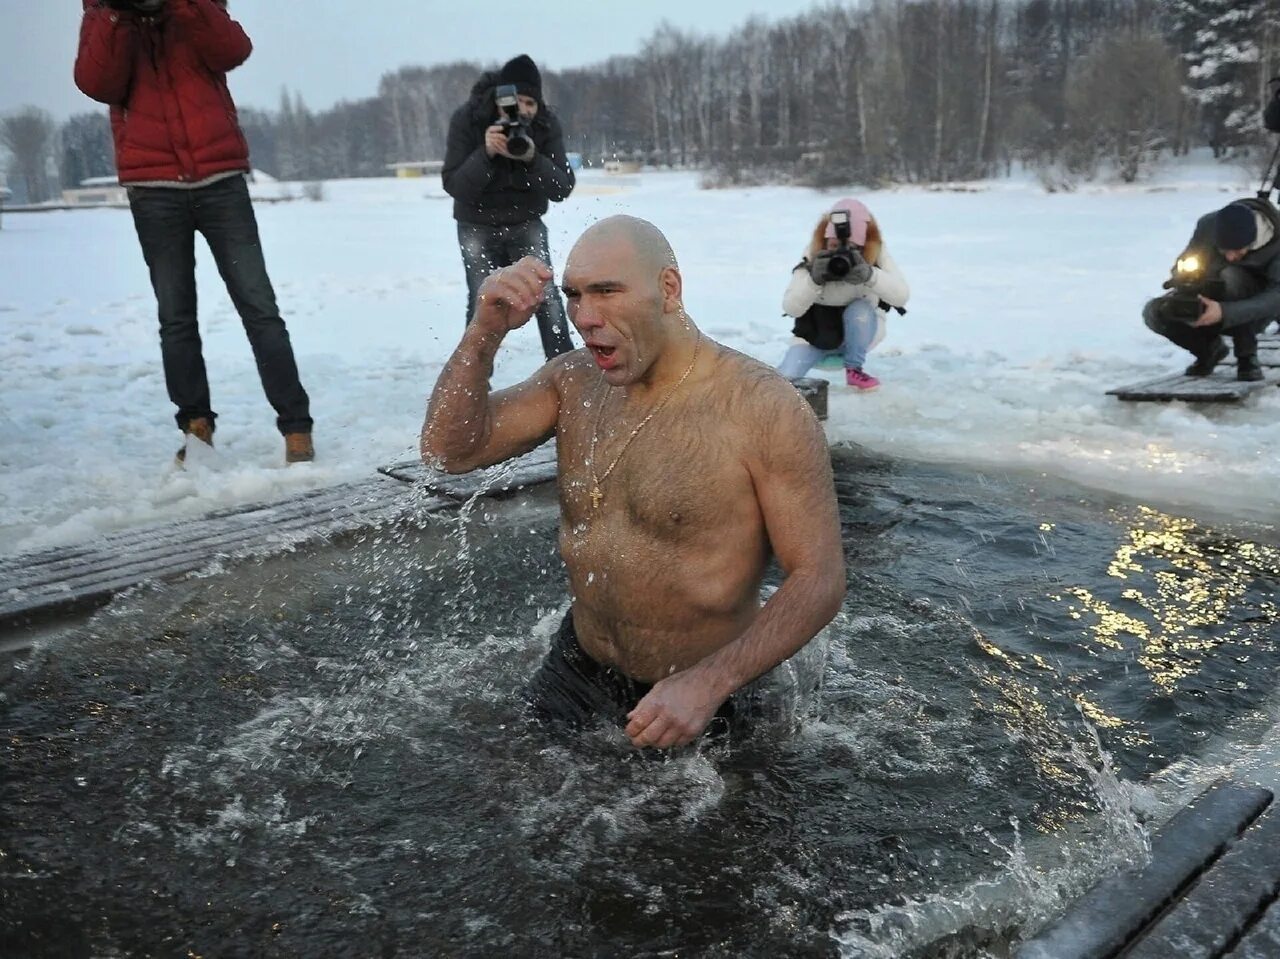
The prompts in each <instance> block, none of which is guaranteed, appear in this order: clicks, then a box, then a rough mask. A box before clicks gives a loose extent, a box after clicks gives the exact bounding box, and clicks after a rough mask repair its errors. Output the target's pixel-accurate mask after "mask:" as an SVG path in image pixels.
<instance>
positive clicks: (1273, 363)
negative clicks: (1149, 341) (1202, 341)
mask: <svg viewBox="0 0 1280 959" xmlns="http://www.w3.org/2000/svg"><path fill="white" fill-rule="evenodd" d="M1258 363H1259V364H1260V365H1261V366H1262V374H1263V379H1262V380H1258V381H1256V382H1253V383H1242V382H1240V381H1239V380H1237V379H1236V368H1235V362H1234V360H1232V359H1231V358H1230V357H1228V358H1227V359H1226V360H1225V361H1224V362H1223V363H1221V364H1220V365H1219V366H1218V368H1217V369H1216V370H1214V372H1213V375H1211V376H1187V375H1185V374H1183V373H1169V374H1166V375H1165V376H1158V377H1156V378H1155V379H1150V380H1143V381H1142V382H1140V383H1131V384H1129V385H1128V386H1118V387H1116V388H1115V389H1114V390H1107V395H1108V396H1114V397H1117V398H1118V399H1122V400H1131V401H1154V402H1169V401H1171V400H1182V401H1183V402H1187V403H1237V402H1239V401H1240V400H1242V399H1244V398H1245V397H1246V396H1249V395H1251V394H1253V393H1256V392H1258V391H1259V390H1265V389H1268V388H1272V387H1276V386H1280V334H1276V333H1270V334H1263V335H1262V336H1259V337H1258Z"/></svg>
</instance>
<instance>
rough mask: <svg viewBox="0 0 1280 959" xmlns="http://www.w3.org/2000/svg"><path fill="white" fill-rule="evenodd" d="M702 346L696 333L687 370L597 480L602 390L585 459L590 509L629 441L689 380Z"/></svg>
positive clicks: (597, 501)
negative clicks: (597, 445) (601, 485)
mask: <svg viewBox="0 0 1280 959" xmlns="http://www.w3.org/2000/svg"><path fill="white" fill-rule="evenodd" d="M701 345H702V331H701V330H699V331H698V338H697V339H696V340H694V341H693V359H692V360H690V361H689V368H688V369H687V370H685V371H684V373H683V374H681V376H680V379H678V380H676V385H675V386H673V387H671V389H669V390H668V391H667V395H666V396H664V397H663V398H662V400H661V402H659V403H658V405H657V406H655V407H654V408H653V409H651V410H650V411H649V415H648V416H646V417H645V418H644V419H642V420H641V421H640V423H639V425H637V426H636V428H635V429H633V430H632V431H631V435H630V436H628V437H627V439H626V442H624V443H623V444H622V449H620V450H618V455H617V456H615V457H614V458H613V462H612V463H610V464H609V468H608V469H607V470H605V471H604V473H602V474H601V475H600V476H599V477H598V478H597V476H596V440H597V439H598V438H599V436H600V420H601V418H602V417H603V416H604V403H605V397H606V393H605V392H604V390H602V391H601V394H600V408H599V409H598V410H596V422H595V426H593V427H592V428H591V452H590V454H589V456H588V459H587V469H588V471H589V472H590V473H591V508H592V509H599V508H600V501H601V500H602V499H604V493H602V492H601V491H600V484H601V483H603V482H604V481H605V480H607V479H608V478H609V474H610V473H612V472H613V468H614V467H615V466H617V465H618V461H619V460H621V459H622V454H623V453H625V452H626V451H627V447H629V446H630V445H631V441H632V440H633V439H635V438H636V435H637V434H638V433H639V432H640V431H641V430H642V429H644V428H645V425H646V424H647V423H648V422H649V421H650V420H651V419H653V418H654V417H655V416H657V415H658V413H659V412H660V411H661V410H662V408H663V407H664V406H666V405H667V401H668V400H670V399H671V397H673V396H675V395H676V390H678V389H680V387H681V386H683V385H684V381H685V380H687V379H688V378H689V374H690V373H692V372H693V368H694V366H695V365H696V364H697V362H698V347H700V346H701ZM608 388H609V386H608V383H607V382H606V384H605V390H607V389H608Z"/></svg>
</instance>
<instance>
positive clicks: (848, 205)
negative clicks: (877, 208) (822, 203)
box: [826, 197, 871, 246]
mask: <svg viewBox="0 0 1280 959" xmlns="http://www.w3.org/2000/svg"><path fill="white" fill-rule="evenodd" d="M831 209H832V210H833V211H834V210H844V211H846V212H847V213H848V214H849V242H850V243H852V244H853V245H854V246H862V245H863V244H865V243H866V242H867V224H868V223H870V222H871V211H870V210H868V209H867V208H866V207H865V206H863V205H862V204H861V203H859V202H858V201H857V200H855V199H853V197H845V198H844V199H843V200H837V201H836V203H835V206H833V207H832V208H831ZM826 237H827V239H828V240H834V239H835V238H836V226H835V224H834V223H831V222H830V221H828V222H827V232H826Z"/></svg>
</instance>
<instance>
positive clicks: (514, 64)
mask: <svg viewBox="0 0 1280 959" xmlns="http://www.w3.org/2000/svg"><path fill="white" fill-rule="evenodd" d="M498 82H499V83H514V84H515V87H516V93H519V94H521V95H522V96H526V97H533V98H534V99H535V100H541V99H542V74H540V73H539V72H538V65H537V64H536V63H534V62H533V60H531V59H530V58H529V57H528V55H526V54H523V53H522V54H520V56H518V57H513V58H512V59H510V60H508V61H507V62H506V63H504V64H503V65H502V71H501V72H500V73H499V74H498Z"/></svg>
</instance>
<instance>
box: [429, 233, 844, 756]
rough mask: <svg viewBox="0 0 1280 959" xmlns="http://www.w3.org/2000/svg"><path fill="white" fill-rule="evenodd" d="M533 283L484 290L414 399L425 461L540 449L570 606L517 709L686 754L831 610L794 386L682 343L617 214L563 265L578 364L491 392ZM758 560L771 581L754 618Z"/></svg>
mask: <svg viewBox="0 0 1280 959" xmlns="http://www.w3.org/2000/svg"><path fill="white" fill-rule="evenodd" d="M551 276H552V274H551V270H550V269H548V267H547V266H546V264H544V263H541V262H540V261H538V260H536V259H533V258H532V257H526V258H524V259H523V260H520V261H519V262H518V263H515V264H513V265H512V266H508V267H506V268H504V269H502V270H499V271H497V272H496V273H493V274H492V275H490V276H489V277H488V279H486V280H485V281H484V284H483V286H482V287H481V288H480V296H479V298H478V301H477V306H476V313H475V317H474V318H473V320H472V322H471V324H470V325H469V326H468V327H467V328H466V332H465V333H464V334H463V337H462V342H461V343H460V344H459V346H458V348H457V350H456V351H455V352H454V354H453V356H452V357H451V358H450V360H449V362H448V363H447V364H446V365H445V367H444V370H443V371H442V372H441V374H440V378H439V380H438V381H437V382H436V386H435V390H434V391H433V392H432V395H431V401H430V404H429V406H428V408H427V416H426V422H425V423H424V424H423V428H422V440H421V448H422V457H423V460H424V461H425V462H427V463H428V464H429V465H433V466H436V467H438V468H442V469H445V470H447V471H449V472H452V473H462V472H466V471H468V470H473V469H476V468H478V467H482V466H489V465H492V464H494V463H498V462H501V461H502V460H505V459H508V458H510V457H512V456H517V455H519V454H521V453H525V452H527V451H529V450H531V449H533V448H534V447H536V446H538V445H539V444H541V443H543V442H544V441H546V440H547V439H549V438H550V437H551V436H553V435H554V436H555V437H556V448H557V456H558V461H559V495H560V519H561V528H560V553H561V556H562V557H563V558H564V562H565V565H566V567H567V568H568V573H569V582H570V588H571V593H572V597H573V604H572V607H571V608H570V611H569V615H568V616H567V617H566V619H565V622H564V624H563V625H562V626H561V628H560V633H559V636H558V637H557V638H556V640H555V642H553V644H552V648H551V651H550V652H549V653H548V654H547V658H546V660H545V661H544V662H543V664H542V666H541V668H540V669H539V671H538V673H537V674H536V675H535V676H534V677H533V679H532V680H531V682H530V685H529V688H528V690H527V695H528V696H529V698H530V702H531V705H532V706H533V707H534V709H535V711H536V712H538V713H540V714H542V715H548V716H553V717H560V718H564V719H568V720H570V721H571V722H575V723H582V722H586V721H587V720H588V719H590V718H591V717H592V716H596V715H601V714H603V715H606V716H608V715H610V714H612V715H613V716H615V717H617V719H618V721H619V722H620V723H621V722H624V721H625V723H626V733H627V735H628V736H629V737H630V739H631V741H632V742H633V743H634V744H635V745H636V746H641V747H655V748H659V749H663V748H668V747H672V746H680V745H684V744H686V743H689V742H691V741H692V740H694V739H696V738H697V737H698V736H699V735H701V734H702V732H703V730H704V729H706V727H707V724H708V723H709V722H710V721H711V720H712V718H713V717H715V716H724V717H726V718H731V717H732V713H733V702H734V700H733V694H734V693H735V692H736V691H738V690H740V689H742V687H743V686H745V685H746V684H747V683H749V682H751V681H752V680H754V679H755V678H756V677H758V676H760V675H762V674H764V673H766V672H768V671H769V670H770V669H772V668H773V667H774V666H776V665H778V664H779V663H781V662H782V661H783V660H785V659H787V658H788V657H790V656H791V655H792V654H793V653H795V652H796V651H797V650H799V649H800V648H801V647H802V646H804V645H805V644H806V643H807V642H809V640H810V639H812V638H813V637H814V636H815V635H816V634H817V633H818V631H819V630H820V629H822V627H824V626H825V625H826V624H827V623H829V622H830V621H831V619H832V617H833V616H834V615H835V613H836V611H837V610H838V609H839V607H840V603H841V599H842V597H843V596H844V590H845V572H844V557H843V554H842V551H841V543H840V522H839V518H838V515H837V512H836V497H835V488H834V485H833V482H832V476H831V461H830V458H829V455H828V451H827V444H826V438H825V436H824V435H823V432H822V427H821V425H820V424H819V423H818V421H817V418H816V417H815V416H814V414H813V412H812V410H811V409H810V408H809V406H808V404H807V403H806V402H805V401H804V399H803V398H802V397H801V396H800V394H799V393H798V392H797V391H796V389H795V387H793V386H792V385H791V384H790V383H789V382H787V381H786V380H785V379H783V378H782V377H781V376H779V375H778V374H777V373H775V372H774V371H773V370H771V369H770V368H769V367H767V366H765V365H764V364H762V363H759V362H757V361H756V360H754V359H751V358H749V357H747V356H744V355H742V354H741V353H737V352H735V351H734V350H731V349H729V348H728V347H725V346H721V345H720V344H718V343H716V342H714V341H713V340H711V339H709V338H708V337H707V336H706V335H705V334H703V333H702V332H701V331H700V330H699V329H698V328H697V327H696V326H695V325H694V323H693V321H692V320H691V319H690V318H689V317H688V316H687V315H686V313H685V312H684V306H683V304H682V302H681V296H682V280H681V276H680V270H679V268H678V267H677V266H676V260H675V256H674V255H673V254H672V252H671V247H670V246H669V245H668V243H667V240H666V238H665V237H664V236H663V235H662V233H661V232H660V231H659V230H658V229H657V228H656V227H654V226H653V225H652V224H651V223H648V222H646V221H644V220H639V219H635V218H632V217H625V216H615V217H610V218H609V219H606V220H602V221H601V222H599V223H597V224H595V225H594V226H592V227H591V228H590V229H588V230H587V231H586V232H585V233H584V234H583V235H582V237H581V239H579V240H578V242H577V244H576V245H575V246H574V248H573V250H572V251H571V252H570V254H569V259H568V262H567V264H566V268H565V274H564V280H563V284H562V288H563V290H564V294H565V296H566V298H567V300H568V304H569V319H570V320H571V321H572V322H573V324H574V326H576V327H577V329H578V332H579V333H580V334H581V335H582V339H583V341H584V342H585V343H586V348H585V349H580V350H577V351H575V352H572V353H566V354H564V355H562V356H558V357H556V358H555V359H553V360H551V361H550V362H548V363H547V364H546V366H544V367H542V369H541V370H539V371H538V372H537V373H535V374H534V375H533V376H532V377H530V378H529V379H528V380H526V381H525V382H523V383H520V384H518V385H516V386H513V387H511V388H509V389H505V390H500V391H498V392H495V393H490V390H489V378H490V376H491V375H492V373H493V360H494V356H495V355H496V354H497V352H498V348H499V347H500V346H501V344H502V340H503V338H504V337H505V336H506V335H507V333H509V332H510V331H511V330H514V329H517V328H519V327H520V326H523V325H524V324H525V323H527V322H529V317H530V316H532V315H533V313H534V311H535V310H536V309H537V307H538V305H539V303H541V302H542V298H543V295H544V290H545V289H546V287H547V284H548V283H549V282H550V280H551ZM770 556H773V557H775V558H776V559H777V561H778V563H779V565H780V566H781V568H782V570H783V572H784V574H785V579H784V580H783V582H782V585H781V587H779V589H778V590H777V591H776V592H775V593H774V594H773V595H772V596H770V597H769V599H768V601H767V602H765V603H763V604H762V603H761V600H760V586H761V581H762V579H763V576H764V572H765V566H766V564H767V562H768V560H769V558H770Z"/></svg>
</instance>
